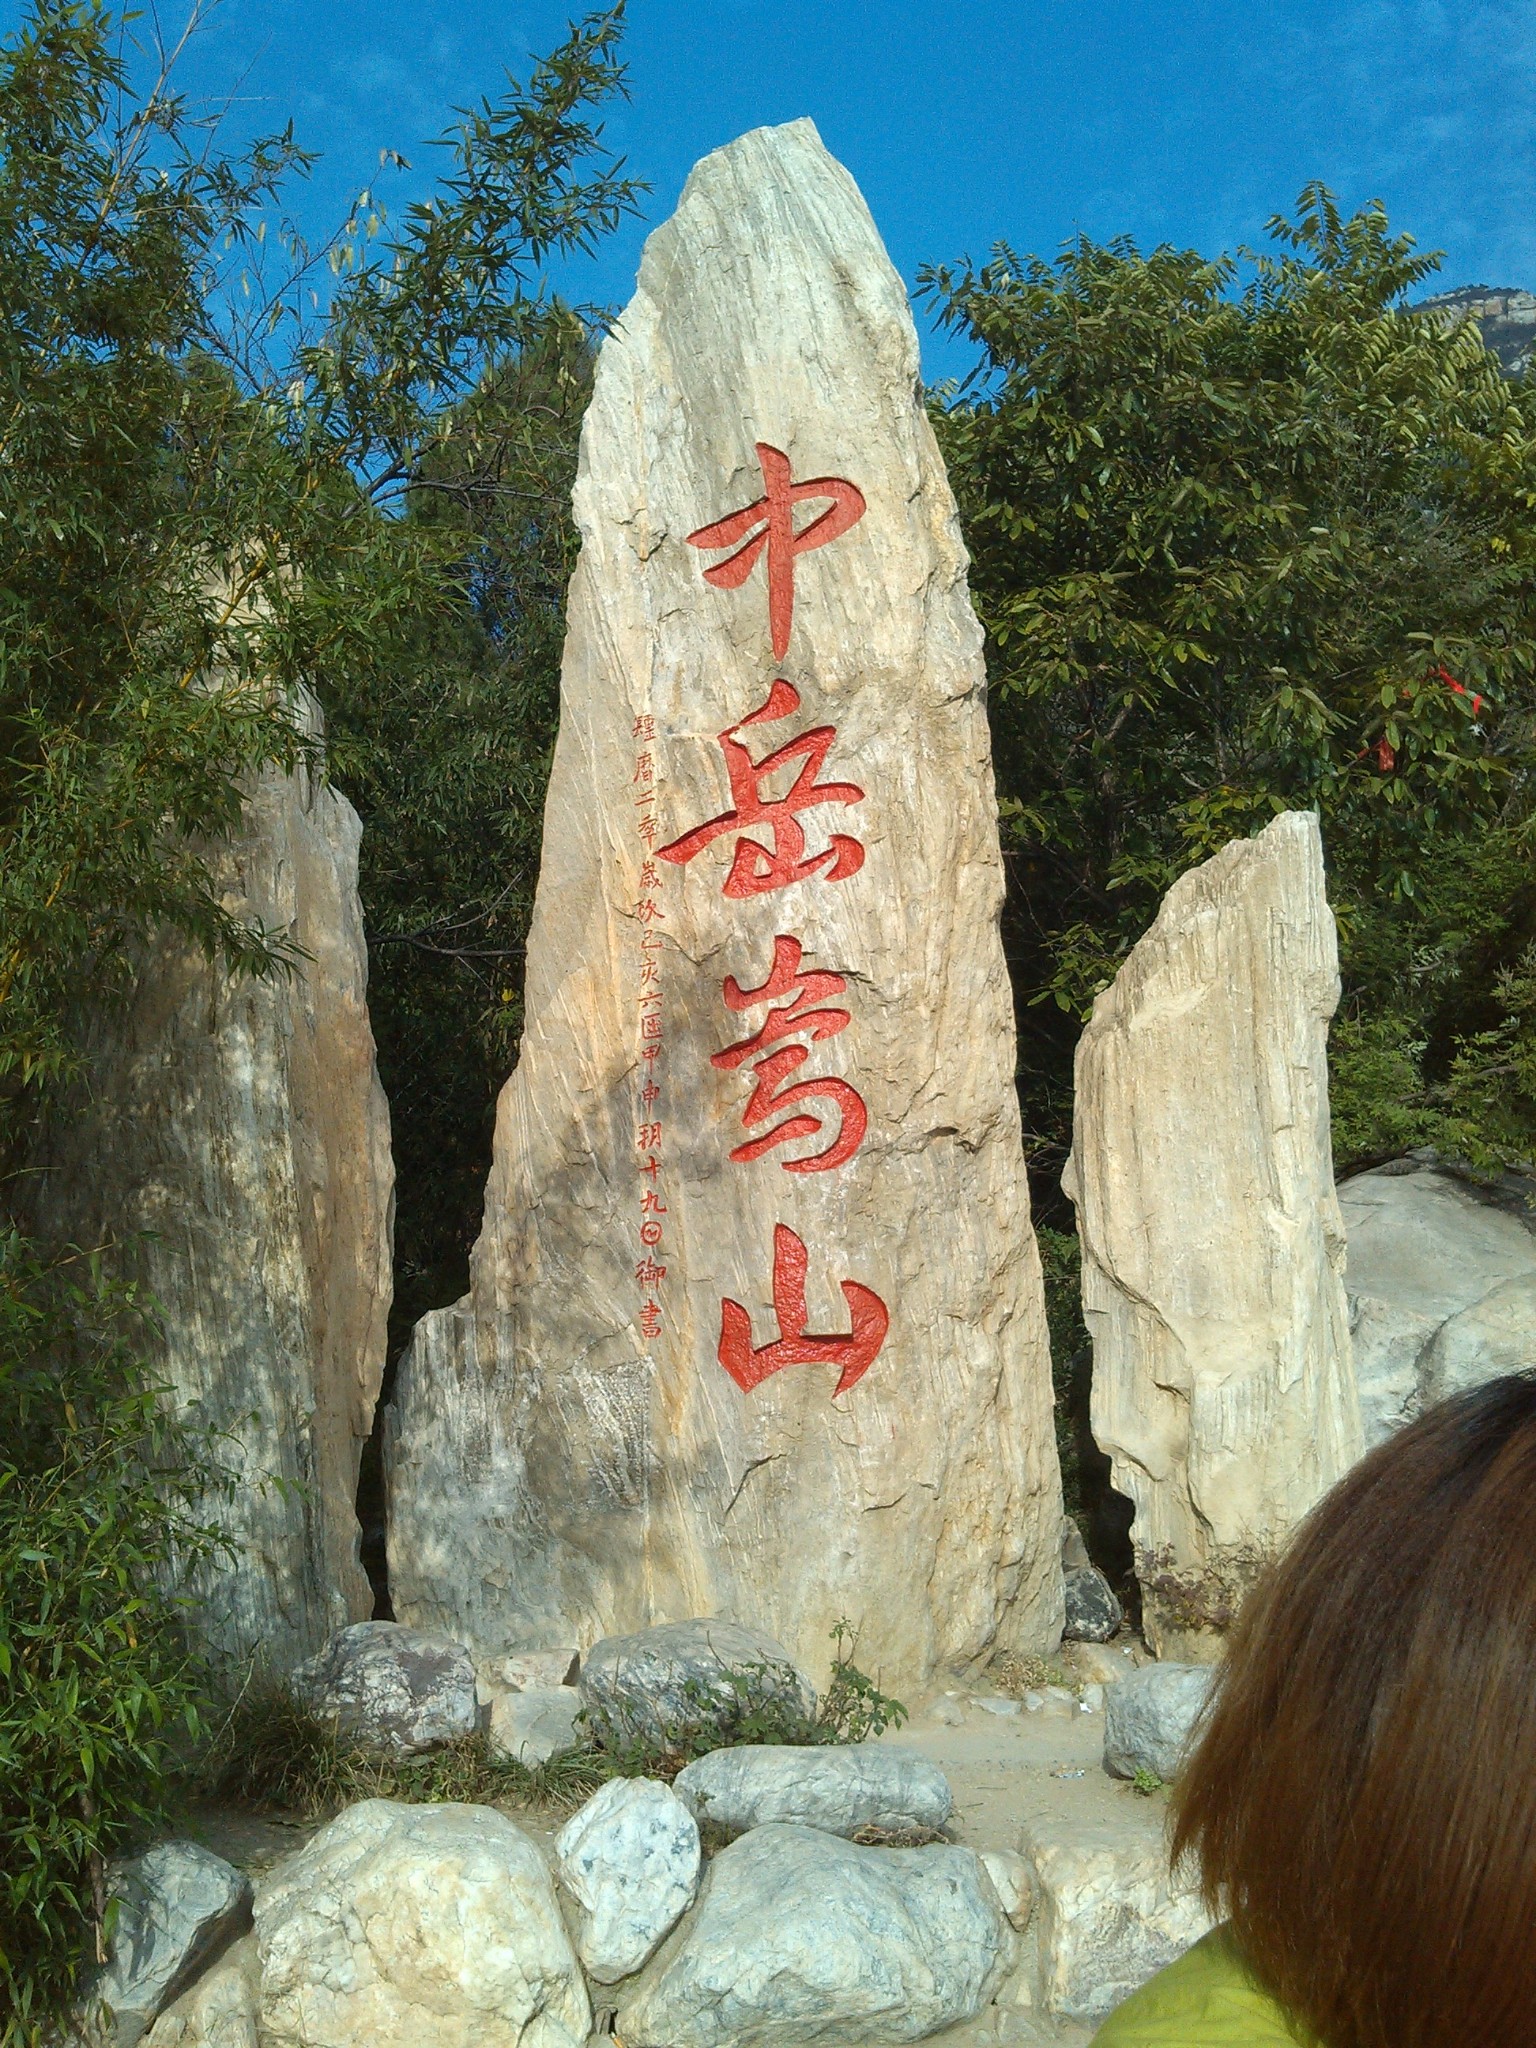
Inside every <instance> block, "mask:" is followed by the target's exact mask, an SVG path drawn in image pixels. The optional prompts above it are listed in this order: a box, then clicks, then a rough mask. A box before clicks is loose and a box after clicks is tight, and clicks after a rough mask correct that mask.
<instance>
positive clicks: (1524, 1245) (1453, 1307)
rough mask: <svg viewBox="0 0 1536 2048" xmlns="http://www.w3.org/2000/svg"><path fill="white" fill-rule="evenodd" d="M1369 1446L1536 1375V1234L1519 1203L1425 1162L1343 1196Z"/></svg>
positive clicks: (1368, 1178)
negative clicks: (1428, 1412) (1477, 1394)
mask: <svg viewBox="0 0 1536 2048" xmlns="http://www.w3.org/2000/svg"><path fill="white" fill-rule="evenodd" d="M1339 1209H1340V1212H1341V1213H1342V1215H1343V1218H1344V1228H1345V1230H1346V1231H1347V1233H1348V1236H1349V1259H1348V1263H1347V1265H1346V1267H1345V1273H1344V1284H1345V1287H1346V1288H1347V1290H1348V1293H1349V1321H1350V1336H1351V1341H1352V1344H1353V1350H1354V1361H1355V1378H1356V1381H1357V1382H1358V1384H1359V1388H1360V1418H1361V1422H1362V1424H1363V1427H1364V1431H1365V1440H1366V1444H1367V1446H1368V1447H1369V1446H1371V1445H1374V1444H1378V1443H1381V1442H1383V1441H1384V1440H1385V1439H1386V1438H1387V1437H1389V1436H1390V1435H1391V1434H1392V1433H1393V1431H1394V1430H1397V1429H1400V1428H1401V1427H1402V1426H1403V1424H1404V1423H1405V1422H1411V1421H1412V1420H1413V1418H1414V1417H1415V1416H1416V1415H1418V1414H1420V1413H1421V1412H1422V1410H1423V1409H1425V1408H1427V1407H1429V1406H1431V1405H1432V1404H1433V1403H1434V1402H1436V1401H1441V1400H1444V1399H1446V1397H1447V1396H1449V1395H1451V1394H1456V1393H1460V1392H1462V1391H1463V1390H1464V1389H1465V1388H1468V1387H1475V1386H1481V1385H1482V1384H1483V1382H1484V1381H1485V1380H1490V1379H1494V1378H1496V1377H1497V1376H1498V1375H1499V1374H1501V1373H1506V1372H1522V1371H1526V1370H1529V1369H1530V1368H1531V1367H1532V1366H1536V1235H1533V1233H1532V1228H1531V1224H1532V1221H1533V1220H1536V1219H1533V1218H1532V1216H1531V1212H1530V1211H1529V1209H1527V1208H1526V1206H1525V1203H1524V1200H1523V1199H1522V1198H1521V1195H1520V1194H1516V1196H1515V1197H1514V1199H1513V1200H1512V1201H1511V1199H1510V1197H1509V1196H1508V1195H1507V1194H1506V1193H1505V1191H1504V1190H1502V1189H1500V1188H1499V1187H1497V1186H1494V1187H1488V1188H1484V1187H1479V1186H1477V1185H1475V1184H1473V1183H1470V1182H1468V1181H1466V1180H1464V1179H1462V1178H1461V1177H1459V1176H1458V1175H1456V1174H1453V1173H1450V1172H1447V1171H1446V1170H1445V1169H1443V1168H1441V1167H1437V1166H1434V1165H1432V1164H1428V1163H1425V1162H1421V1161H1419V1160H1416V1159H1394V1160H1390V1161H1389V1162H1388V1164H1387V1165H1386V1166H1381V1167H1377V1168H1375V1169H1374V1170H1373V1171H1372V1172H1370V1173H1357V1174H1356V1175H1355V1176H1354V1177H1353V1179H1351V1180H1347V1181H1345V1182H1344V1184H1343V1185H1342V1186H1341V1187H1340V1189H1339Z"/></svg>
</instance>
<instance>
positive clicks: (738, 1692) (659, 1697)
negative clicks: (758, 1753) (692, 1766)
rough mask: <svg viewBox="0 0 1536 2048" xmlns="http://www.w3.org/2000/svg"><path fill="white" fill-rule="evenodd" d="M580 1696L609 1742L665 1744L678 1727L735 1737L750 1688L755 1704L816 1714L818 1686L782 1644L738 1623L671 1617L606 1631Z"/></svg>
mask: <svg viewBox="0 0 1536 2048" xmlns="http://www.w3.org/2000/svg"><path fill="white" fill-rule="evenodd" d="M580 1687H581V1696H582V1699H583V1701H584V1702H585V1704H586V1709H587V1719H588V1722H589V1724H590V1725H591V1727H592V1729H593V1731H594V1732H595V1733H596V1734H597V1735H598V1736H599V1737H600V1738H603V1739H606V1740H611V1741H615V1742H620V1743H623V1742H632V1741H635V1740H642V1741H647V1742H661V1741H664V1740H667V1739H669V1738H670V1737H671V1736H672V1735H674V1734H675V1733H676V1732H677V1731H678V1730H679V1729H701V1728H702V1729H708V1730H710V1731H711V1732H712V1733H714V1734H716V1735H719V1736H722V1737H724V1736H729V1735H730V1734H731V1733H732V1732H733V1728H734V1725H735V1723H736V1721H737V1720H738V1719H739V1717H740V1714H741V1708H742V1700H743V1691H744V1689H745V1690H746V1691H747V1692H748V1693H749V1694H750V1697H751V1699H752V1700H753V1701H760V1702H762V1703H763V1704H769V1703H773V1702H779V1703H782V1705H783V1706H784V1707H785V1709H786V1710H787V1711H788V1712H789V1713H791V1714H795V1715H799V1716H802V1717H804V1716H808V1715H811V1714H814V1713H815V1711H816V1690H815V1687H814V1686H813V1685H812V1684H811V1681H810V1680H809V1679H808V1678H807V1677H806V1675H805V1673H804V1672H803V1671H800V1670H798V1669H797V1668H796V1666H795V1665H794V1663H793V1662H792V1661H791V1659H790V1656H789V1653H788V1651H787V1650H786V1649H785V1648H784V1646H783V1644H782V1643H777V1642H775V1641H774V1639H773V1637H772V1636H766V1635H764V1634H763V1633H762V1631H761V1630H760V1629H753V1628H742V1627H741V1626H740V1625H739V1624H738V1623H736V1622H732V1621H668V1622H660V1623H658V1625H657V1626H656V1627H655V1628H648V1629H642V1630H640V1631H639V1632H638V1633H637V1634H635V1635H632V1636H605V1637H604V1638H603V1640H602V1642H600V1643H594V1644H593V1646H592V1648H591V1649H590V1650H589V1651H588V1652H587V1655H586V1658H585V1660H584V1661H583V1664H582V1667H581V1680H580Z"/></svg>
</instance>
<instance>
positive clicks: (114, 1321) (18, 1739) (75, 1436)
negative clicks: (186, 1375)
mask: <svg viewBox="0 0 1536 2048" xmlns="http://www.w3.org/2000/svg"><path fill="white" fill-rule="evenodd" d="M144 1313H145V1311H144V1304H143V1303H142V1302H141V1301H139V1300H138V1299H137V1298H136V1297H135V1294H134V1291H133V1289H132V1288H128V1287H115V1286H113V1285H112V1284H111V1283H110V1282H109V1281H108V1280H107V1279H106V1278H105V1277H104V1275H103V1272H102V1267H101V1262H100V1260H99V1259H96V1258H87V1257H84V1256H77V1257H75V1258H73V1259H63V1260H57V1261H55V1262H53V1263H52V1264H44V1263H43V1262H42V1261H41V1260H40V1259H39V1258H38V1256H37V1254H36V1253H35V1251H34V1250H33V1248H32V1247H31V1246H30V1245H29V1244H28V1243H27V1241H26V1240H25V1239H23V1238H22V1237H20V1236H19V1235H18V1234H16V1233H14V1232H13V1233H11V1234H10V1235H9V1236H7V1237H5V1238H3V1239H0V1413H3V1414H4V1416H5V1421H6V1427H5V1431H4V1435H3V1439H0V2001H3V2009H0V2044H4V2048H19V2044H21V2043H23V2042H31V2041H33V2040H35V2039H37V2038H39V2035H40V2030H41V2029H42V2027H43V2025H44V2023H45V2022H46V2020H47V2019H48V2018H49V2017H50V2016H51V2015H52V2014H53V2013H55V2012H56V2011H57V2010H58V2009H59V2008H60V2006H62V2005H63V2004H64V2003H65V2002H67V2000H68V1998H69V1995H70V1993H71V1991H72V1989H73V1987H74V1986H75V1984H76V1983H77V1981H78V1979H79V1975H80V1972H81V1970H82V1968H84V1967H85V1966H87V1965H88V1964H89V1962H90V1960H91V1959H92V1956H93V1954H95V1955H98V1956H99V1955H100V1953H101V1952H102V1951H101V1944H102V1939H103V1932H104V1929H103V1918H104V1911H105V1899H104V1881H103V1880H104V1866H105V1861H106V1859H107V1858H108V1857H110V1856H112V1855H113V1854H115V1853H117V1852H119V1851H121V1850H123V1849H125V1848H128V1847H130V1846H132V1845H133V1843H134V1842H135V1840H136V1838H138V1837H140V1836H143V1835H145V1834H148V1833H150V1832H151V1831H153V1830H154V1829H155V1828H156V1827H158V1826H161V1825H162V1824H163V1823H164V1822H165V1820H166V1818H167V1815H168V1811H169V1804H170V1800H171V1798H172V1795H173V1787H174V1783H175V1779H176V1775H177V1766H178V1763H179V1761H180V1759H181V1758H182V1756H184V1754H185V1753H186V1751H187V1749H188V1748H189V1747H190V1745H191V1744H192V1743H193V1742H194V1741H196V1740H197V1739H198V1738H199V1737H200V1735H201V1734H202V1732H203V1725H204V1724H203V1719H202V1709H201V1705H200V1703H201V1701H202V1699H203V1698H204V1686H205V1676H206V1674H205V1673H204V1671H203V1669H202V1668H201V1666H200V1664H199V1662H198V1660H197V1658H196V1656H195V1655H194V1654H193V1652H192V1651H191V1650H190V1649H189V1647H188V1643H187V1638H186V1632H185V1630H184V1628H183V1625H182V1624H183V1616H182V1612H181V1608H180V1605H179V1603H178V1601H177V1599H176V1597H175V1595H174V1594H173V1593H172V1592H171V1591H169V1590H168V1588H169V1586H170V1584H171V1581H172V1578H173V1576H174V1575H177V1574H179V1573H181V1572H183V1571H185V1569H186V1568H187V1566H188V1565H189V1564H193V1563H195V1562H197V1561H198V1560H200V1559H205V1558H207V1557H208V1556H209V1555H210V1554H211V1552H212V1550H213V1548H214V1545H213V1540H212V1538H211V1537H210V1535H209V1534H208V1532H207V1531H206V1530H205V1529H203V1528H202V1527H200V1526H199V1525H198V1523H197V1522H196V1521H195V1520H194V1519H193V1518H192V1513H191V1504H192V1501H193V1498H194V1496H195V1495H198V1494H200V1493H202V1492H203V1491H204V1490H205V1489H206V1486H207V1471H208V1465H209V1459H208V1455H207V1454H208V1449H209V1447H208V1446H205V1445H199V1444H193V1443H190V1442H189V1440H188V1439H187V1438H186V1436H185V1435H184V1434H182V1433H180V1432H178V1431H177V1430H176V1429H175V1428H174V1427H173V1426H172V1425H171V1424H170V1423H169V1422H168V1421H167V1419H166V1416H165V1413H164V1411H163V1409H162V1406H161V1404H160V1402H159V1401H158V1399H157V1396H156V1393H155V1390H154V1389H153V1388H151V1387H149V1386H147V1385H146V1384H145V1381H144V1376H143V1370H142V1367H141V1365H140V1363H139V1359H138V1356H137V1353H136V1349H135V1343H134V1339H135V1337H136V1335H137V1334H138V1333H139V1331H140V1328H141V1326H142V1322H143V1319H144ZM194 1451H195V1452H196V1453H198V1456H197V1458H196V1460H195V1461H194V1460H193V1459H191V1458H190V1456H189V1453H191V1452H194ZM93 1930H94V1934H93Z"/></svg>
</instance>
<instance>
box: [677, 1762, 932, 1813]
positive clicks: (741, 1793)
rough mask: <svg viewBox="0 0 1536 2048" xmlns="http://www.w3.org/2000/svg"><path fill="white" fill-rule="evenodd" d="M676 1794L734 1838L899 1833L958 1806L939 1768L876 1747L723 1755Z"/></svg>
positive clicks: (688, 1774) (684, 1780) (685, 1778)
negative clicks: (768, 1830)
mask: <svg viewBox="0 0 1536 2048" xmlns="http://www.w3.org/2000/svg"><path fill="white" fill-rule="evenodd" d="M676 1791H677V1796H678V1797H679V1799H683V1800H686V1801H687V1803H688V1806H689V1807H690V1809H691V1810H692V1811H693V1812H694V1813H695V1814H696V1815H697V1816H698V1818H699V1819H700V1820H701V1821H708V1822H709V1823H710V1825H711V1826H712V1827H716V1828H719V1829H722V1830H723V1831H724V1832H725V1833H727V1834H732V1835H739V1834H743V1833H745V1832H746V1830H747V1829H748V1828H756V1827H762V1826H763V1825H764V1824H765V1823H767V1822H769V1821H788V1822H796V1823H799V1824H800V1825H801V1826H804V1827H808V1828H824V1829H825V1830H826V1832H827V1833H828V1834H830V1835H852V1834H856V1833H857V1832H858V1830H859V1829H860V1828H868V1827H875V1828H883V1829H886V1830H887V1831H889V1832H891V1833H908V1832H911V1831H912V1830H914V1829H919V1828H922V1829H938V1828H941V1827H943V1825H944V1823H945V1822H946V1821H947V1820H948V1819H949V1816H950V1812H951V1810H952V1809H953V1807H954V1803H955V1802H954V1798H953V1796H952V1794H951V1792H950V1789H949V1780H948V1779H947V1778H946V1777H945V1775H944V1773H943V1772H942V1771H941V1770H940V1769H939V1767H938V1765H937V1764H934V1763H930V1762H929V1761H928V1759H927V1757H924V1756H916V1755H914V1754H913V1753H912V1752H911V1751H910V1750H902V1749H886V1748H882V1747H881V1746H880V1745H878V1744H876V1743H856V1744H853V1745H851V1746H849V1747H848V1748H834V1747H831V1746H827V1747H806V1748H799V1747H788V1746H785V1745H782V1744H777V1743H760V1744H748V1745H744V1746H742V1747H741V1748H738V1749H715V1750H711V1751H710V1753H709V1755H708V1756H701V1757H700V1758H699V1760H698V1761H697V1763H691V1764H689V1765H687V1766H686V1768H685V1769H683V1770H681V1771H679V1773H678V1775H677V1779H676Z"/></svg>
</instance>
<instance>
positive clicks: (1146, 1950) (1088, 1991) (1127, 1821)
mask: <svg viewBox="0 0 1536 2048" xmlns="http://www.w3.org/2000/svg"><path fill="white" fill-rule="evenodd" d="M1147 1803H1150V1802H1147ZM1021 1846H1022V1848H1023V1851H1024V1854H1025V1857H1026V1859H1027V1861H1028V1862H1029V1864H1030V1866H1031V1868H1032V1870H1033V1873H1034V1879H1035V1885H1036V1891H1037V1898H1036V1908H1035V1919H1034V1925H1035V1929H1036V1932H1035V1934H1034V1935H1033V1936H1032V1939H1034V1940H1036V1941H1037V1942H1038V1960H1037V1970H1038V1983H1039V1991H1040V2003H1041V2004H1042V2005H1043V2006H1044V2007H1045V2009H1046V2011H1047V2012H1048V2013H1050V2014H1052V2015H1053V2016H1055V2017H1056V2018H1057V2019H1064V2020H1078V2021H1093V2020H1100V2019H1102V2018H1103V2017H1104V2015H1105V2014H1106V2013H1109V2012H1112V2011H1113V2010H1114V2008H1115V2007H1116V2006H1117V2005H1119V2004H1121V2003H1122V2001H1123V2000H1125V1999H1127V1998H1129V1997H1130V1995H1131V1993H1132V1992H1133V1991H1136V1990H1138V1989H1139V1988H1140V1987H1141V1986H1142V1985H1143V1984H1145V1983H1146V1981H1147V1979H1148V1978H1149V1977H1153V1976H1155V1975H1156V1974H1157V1972H1158V1971H1159V1970H1161V1969H1162V1968H1163V1967H1164V1966H1165V1965H1166V1964H1168V1963H1171V1962H1174V1961H1176V1960H1177V1959H1178V1957H1179V1956H1181V1955H1182V1954H1183V1953H1184V1951H1185V1950H1186V1949H1187V1948H1191V1947H1193V1946H1194V1944H1195V1943H1196V1942H1197V1941H1198V1940H1199V1939H1200V1937H1201V1935H1202V1934H1205V1933H1206V1932H1208V1930H1209V1928H1210V1926H1211V1919H1210V1915H1209V1914H1208V1913H1207V1912H1206V1910H1205V1908H1204V1906H1203V1905H1202V1904H1201V1902H1200V1897H1199V1893H1198V1892H1197V1891H1196V1890H1195V1889H1194V1887H1193V1886H1192V1885H1190V1884H1187V1883H1185V1882H1182V1881H1179V1880H1175V1879H1174V1878H1173V1877H1172V1876H1171V1875H1170V1873H1169V1869H1168V1850H1167V1844H1166V1842H1165V1841H1164V1838H1163V1828H1162V1824H1161V1818H1160V1816H1158V1815H1155V1814H1151V1813H1149V1814H1146V1815H1145V1816H1142V1817H1137V1816H1134V1815H1131V1814H1126V1815H1124V1816H1121V1817H1120V1818H1119V1820H1118V1821H1117V1822H1116V1823H1115V1824H1114V1825H1110V1824H1108V1823H1105V1822H1083V1821H1072V1820H1065V1819H1062V1818H1059V1817H1053V1818H1052V1819H1051V1820H1050V1821H1048V1822H1047V1821H1038V1822H1033V1823H1031V1824H1030V1826H1029V1827H1028V1828H1026V1830H1025V1833H1024V1837H1023V1841H1022V1844H1021Z"/></svg>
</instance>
